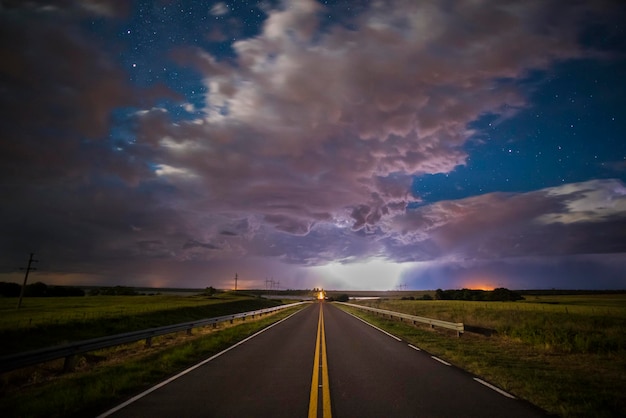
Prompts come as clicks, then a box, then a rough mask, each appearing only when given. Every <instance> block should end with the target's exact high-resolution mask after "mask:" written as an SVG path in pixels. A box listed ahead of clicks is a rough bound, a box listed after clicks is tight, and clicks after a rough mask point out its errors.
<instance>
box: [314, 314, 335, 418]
mask: <svg viewBox="0 0 626 418" xmlns="http://www.w3.org/2000/svg"><path fill="white" fill-rule="evenodd" d="M322 308H323V302H320V316H319V320H318V321H317V339H316V341H315V357H314V360H313V377H312V379H311V397H310V398H309V418H318V407H319V396H320V392H321V393H322V417H323V418H331V417H332V413H331V411H330V384H329V383H328V359H327V356H326V334H325V333H324V310H323V309H322ZM320 352H321V357H320ZM320 373H321V375H322V382H321V384H320Z"/></svg>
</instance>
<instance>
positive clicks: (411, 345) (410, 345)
mask: <svg viewBox="0 0 626 418" xmlns="http://www.w3.org/2000/svg"><path fill="white" fill-rule="evenodd" d="M409 347H411V348H412V349H413V350H417V351H422V350H421V349H419V348H417V347H415V346H414V345H413V344H409Z"/></svg>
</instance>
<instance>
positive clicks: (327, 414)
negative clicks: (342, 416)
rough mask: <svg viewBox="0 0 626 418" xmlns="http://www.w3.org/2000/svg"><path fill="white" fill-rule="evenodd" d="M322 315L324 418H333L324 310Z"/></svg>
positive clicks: (321, 311)
mask: <svg viewBox="0 0 626 418" xmlns="http://www.w3.org/2000/svg"><path fill="white" fill-rule="evenodd" d="M321 308H322V306H320V313H321V314H322V416H323V417H324V418H330V417H332V413H331V411H330V382H329V381H328V357H327V356H326V332H324V310H323V309H321Z"/></svg>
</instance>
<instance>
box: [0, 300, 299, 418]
mask: <svg viewBox="0 0 626 418" xmlns="http://www.w3.org/2000/svg"><path fill="white" fill-rule="evenodd" d="M300 308H301V307H295V308H288V309H286V310H284V311H279V312H277V313H274V314H271V315H269V316H265V317H262V318H261V319H256V320H250V319H248V320H246V321H245V322H239V323H238V324H237V325H235V326H229V327H226V328H224V329H221V330H217V331H212V332H210V333H209V334H207V335H203V336H200V335H196V336H193V337H186V336H183V337H179V338H182V339H183V343H181V344H174V345H170V346H165V348H159V344H154V345H153V348H151V349H149V350H140V353H139V354H135V355H132V356H130V357H128V358H127V359H126V360H124V361H120V362H106V364H103V365H96V366H94V367H92V368H89V369H88V370H84V371H79V372H76V373H71V374H68V375H62V376H60V377H57V378H56V379H53V380H52V381H51V382H47V383H44V384H35V385H30V386H26V387H23V388H20V389H19V390H6V388H4V389H5V390H4V391H3V392H4V393H3V394H2V397H1V399H0V411H2V414H3V416H11V417H13V416H15V417H18V416H19V417H24V418H27V417H29V418H37V417H84V416H95V415H97V414H98V413H99V412H103V411H104V410H106V409H108V408H110V407H112V406H114V405H115V404H117V403H119V402H121V401H123V400H124V399H126V398H128V397H130V396H132V395H133V394H136V393H138V392H140V391H142V390H144V389H146V388H148V387H150V386H152V385H154V384H156V383H158V382H159V381H161V380H163V379H165V378H166V377H168V376H171V375H174V374H175V373H177V372H179V371H182V370H184V369H185V368H187V367H189V366H191V365H193V364H195V363H197V362H198V361H200V360H201V359H204V358H207V357H209V356H211V355H213V354H216V353H218V352H220V351H222V350H224V349H226V348H227V347H229V346H231V345H233V344H235V343H236V342H238V341H241V340H242V339H244V338H246V337H248V336H249V335H252V334H253V333H255V332H257V331H259V330H260V329H262V328H265V327H267V326H269V325H270V324H272V323H274V322H276V321H278V320H280V319H282V318H284V317H286V316H287V315H290V314H291V313H293V312H295V311H297V310H298V309H300ZM162 338H164V337H162ZM112 352H113V353H114V352H115V349H113V350H108V351H101V352H98V353H96V354H97V355H99V356H113V353H112Z"/></svg>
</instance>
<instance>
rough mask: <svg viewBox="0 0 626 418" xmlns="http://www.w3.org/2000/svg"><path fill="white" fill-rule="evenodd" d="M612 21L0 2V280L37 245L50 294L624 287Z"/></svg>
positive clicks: (303, 2) (604, 9) (489, 13)
mask: <svg viewBox="0 0 626 418" xmlns="http://www.w3.org/2000/svg"><path fill="white" fill-rule="evenodd" d="M625 22H626V4H625V3H624V2H623V1H620V0H593V1H590V0H568V1H562V0H502V1H497V2H495V1H491V0H463V1H461V0H459V1H455V0H445V1H443V0H442V1H428V2H426V1H424V2H417V1H414V0H380V1H359V0H354V1H314V0H285V1H270V0H267V1H260V2H253V1H200V0H189V1H182V0H179V1H175V0H153V1H147V0H136V1H114V0H55V1H52V0H32V1H28V2H25V1H21V0H4V1H0V135H1V136H0V196H1V197H2V204H1V205H0V281H16V282H20V281H21V280H22V278H23V274H24V273H23V271H20V270H19V268H20V267H25V264H26V262H27V261H28V256H29V254H30V253H31V252H34V253H35V257H36V258H37V259H38V260H39V262H38V263H37V268H38V270H37V272H35V273H33V276H31V278H30V279H29V280H32V281H44V282H46V283H48V284H66V285H127V286H158V287H193V288H198V287H200V288H203V287H207V286H214V287H220V288H228V287H232V286H233V277H234V276H235V274H238V277H239V287H240V288H264V287H266V285H267V283H268V280H271V281H272V282H273V283H274V287H280V288H283V289H285V288H292V289H295V288H312V287H319V286H321V287H324V288H327V289H373V290H388V289H398V288H402V289H436V288H444V289H445V288H461V287H471V288H484V289H489V288H494V287H508V288H511V289H537V288H540V289H543V288H567V289H623V288H626V77H625V74H626V23H625ZM278 283H280V284H278Z"/></svg>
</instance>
